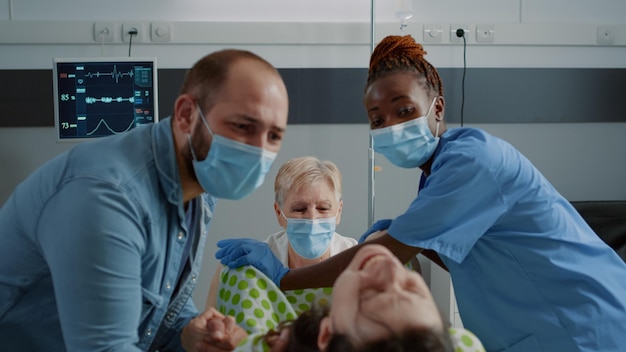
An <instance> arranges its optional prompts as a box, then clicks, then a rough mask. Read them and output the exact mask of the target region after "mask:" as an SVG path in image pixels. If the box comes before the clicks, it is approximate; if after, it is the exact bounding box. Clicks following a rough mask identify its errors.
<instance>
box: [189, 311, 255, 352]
mask: <svg viewBox="0 0 626 352" xmlns="http://www.w3.org/2000/svg"><path fill="white" fill-rule="evenodd" d="M246 336H248V334H247V333H246V332H245V330H243V329H242V328H240V327H239V326H238V325H237V324H236V323H235V319H234V318H233V317H231V316H224V315H223V314H221V313H220V312H218V311H217V310H215V308H212V307H211V308H209V309H207V310H205V311H204V312H203V313H202V314H200V315H198V316H197V317H195V318H193V319H192V320H191V321H190V322H189V324H187V326H185V328H183V331H182V333H181V336H180V339H181V343H182V345H183V348H184V349H185V350H186V351H188V352H223V351H232V350H233V349H234V348H235V347H237V345H238V344H239V342H241V340H243V339H244V338H245V337H246Z"/></svg>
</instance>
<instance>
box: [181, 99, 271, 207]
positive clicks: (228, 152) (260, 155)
mask: <svg viewBox="0 0 626 352" xmlns="http://www.w3.org/2000/svg"><path fill="white" fill-rule="evenodd" d="M198 111H199V112H200V120H201V121H202V124H203V125H204V126H205V127H206V128H207V130H208V131H209V133H210V134H211V136H213V140H212V141H211V148H210V149H209V155H207V157H206V159H204V160H197V158H196V153H195V152H194V150H193V145H192V143H191V136H190V135H187V138H188V139H189V147H190V148H191V155H192V157H193V160H192V162H193V170H194V172H195V174H196V178H197V179H198V183H200V186H202V189H204V191H205V192H207V193H209V194H210V195H212V196H215V197H217V198H225V199H241V198H243V197H245V196H247V195H249V194H250V193H252V191H254V190H255V189H257V188H258V187H259V186H260V185H261V184H262V183H263V180H265V175H266V174H267V172H268V171H269V169H270V168H271V167H272V163H273V162H274V159H275V158H276V153H272V152H269V151H267V150H265V149H263V148H258V147H255V146H252V145H248V144H245V143H241V142H238V141H235V140H232V139H229V138H226V137H222V136H220V135H217V134H214V133H213V132H212V131H211V128H210V127H209V124H208V123H207V121H206V119H205V118H204V114H203V113H202V110H201V109H200V107H199V106H198Z"/></svg>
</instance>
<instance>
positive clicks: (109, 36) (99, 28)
mask: <svg viewBox="0 0 626 352" xmlns="http://www.w3.org/2000/svg"><path fill="white" fill-rule="evenodd" d="M93 40H95V41H96V42H98V43H112V42H113V41H114V40H115V23H113V22H96V23H95V24H94V25H93Z"/></svg>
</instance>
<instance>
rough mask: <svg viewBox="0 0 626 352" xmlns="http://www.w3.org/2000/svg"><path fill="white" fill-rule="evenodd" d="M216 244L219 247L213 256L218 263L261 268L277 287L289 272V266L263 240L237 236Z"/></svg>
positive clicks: (234, 266)
mask: <svg viewBox="0 0 626 352" xmlns="http://www.w3.org/2000/svg"><path fill="white" fill-rule="evenodd" d="M217 246H218V247H219V248H220V249H219V250H218V251H217V252H216V253H215V258H217V259H218V260H219V261H220V263H222V264H223V265H227V266H228V267H230V268H239V267H241V266H244V265H252V266H254V267H256V268H257V269H259V270H261V272H262V273H263V274H265V275H266V276H267V277H269V278H270V279H271V280H272V281H273V282H274V283H275V284H276V286H278V287H280V280H281V279H282V278H283V276H285V274H287V272H289V268H285V267H284V266H283V263H281V262H280V260H278V258H276V256H275V255H274V253H273V252H272V250H271V249H270V247H269V246H268V245H267V243H265V242H261V241H257V240H253V239H250V238H239V239H229V240H221V241H218V242H217Z"/></svg>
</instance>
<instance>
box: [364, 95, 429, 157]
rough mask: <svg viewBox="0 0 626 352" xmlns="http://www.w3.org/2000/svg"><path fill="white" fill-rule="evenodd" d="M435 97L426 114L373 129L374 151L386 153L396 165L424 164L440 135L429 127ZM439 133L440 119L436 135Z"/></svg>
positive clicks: (371, 132)
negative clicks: (429, 116) (429, 117)
mask: <svg viewBox="0 0 626 352" xmlns="http://www.w3.org/2000/svg"><path fill="white" fill-rule="evenodd" d="M436 100H437V98H435V99H433V102H432V103H431V104H430V108H429V109H428V112H427V113H426V115H424V116H422V117H418V118H415V119H413V120H409V121H406V122H403V123H399V124H397V125H393V126H389V127H385V128H381V129H377V130H371V131H370V134H371V135H372V138H373V145H374V151H375V152H377V153H380V154H382V155H384V156H385V157H386V158H387V160H389V161H390V162H391V163H393V164H394V165H396V166H399V167H404V168H413V167H418V166H421V165H423V164H424V163H425V162H426V161H428V159H429V158H430V157H431V156H432V155H433V153H434V152H435V148H437V144H438V143H439V137H438V136H437V137H436V136H433V133H432V132H431V131H430V128H429V127H428V115H430V112H431V110H432V108H433V106H434V105H435V101H436ZM438 134H439V121H437V130H436V132H435V135H438Z"/></svg>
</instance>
